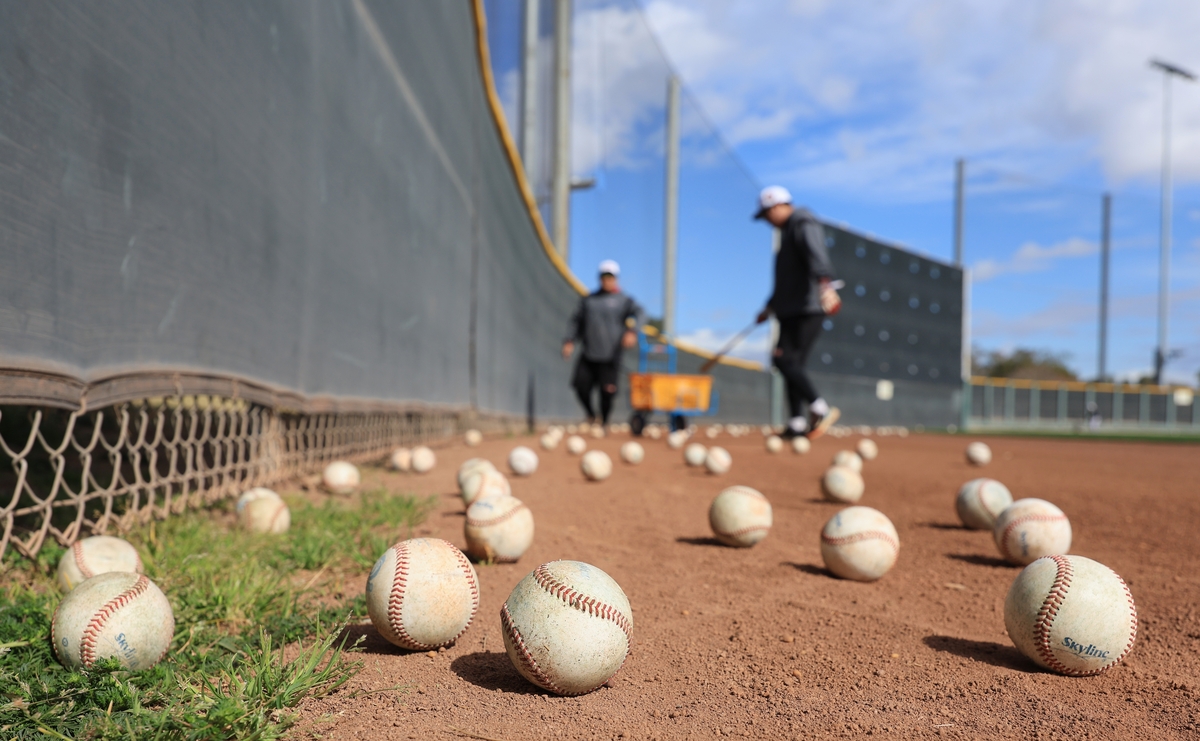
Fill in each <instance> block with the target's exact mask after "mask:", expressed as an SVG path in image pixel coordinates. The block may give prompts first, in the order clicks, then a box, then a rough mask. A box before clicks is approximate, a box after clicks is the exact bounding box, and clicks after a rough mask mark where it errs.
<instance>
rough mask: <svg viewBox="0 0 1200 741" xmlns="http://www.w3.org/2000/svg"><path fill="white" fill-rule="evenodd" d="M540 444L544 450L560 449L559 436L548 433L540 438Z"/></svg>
mask: <svg viewBox="0 0 1200 741" xmlns="http://www.w3.org/2000/svg"><path fill="white" fill-rule="evenodd" d="M538 442H539V443H541V446H542V450H554V449H555V448H557V447H558V436H557V435H553V434H551V433H549V432H547V433H546V434H544V435H542V436H541V438H539V440H538Z"/></svg>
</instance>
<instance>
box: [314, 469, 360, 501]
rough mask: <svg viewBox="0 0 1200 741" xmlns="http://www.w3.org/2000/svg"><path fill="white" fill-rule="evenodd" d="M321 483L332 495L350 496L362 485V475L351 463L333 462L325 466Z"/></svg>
mask: <svg viewBox="0 0 1200 741" xmlns="http://www.w3.org/2000/svg"><path fill="white" fill-rule="evenodd" d="M321 482H322V483H323V484H324V485H325V488H326V489H328V490H329V491H331V492H333V493H334V494H352V493H353V492H354V490H355V489H357V488H358V485H359V484H361V483H362V475H361V474H359V472H358V466H356V465H354V464H353V463H350V462H349V461H334V462H333V463H330V464H329V465H328V466H325V471H324V473H322V474H321Z"/></svg>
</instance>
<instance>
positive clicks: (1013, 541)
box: [992, 498, 1071, 566]
mask: <svg viewBox="0 0 1200 741" xmlns="http://www.w3.org/2000/svg"><path fill="white" fill-rule="evenodd" d="M992 536H993V538H995V540H996V547H997V548H999V549H1000V555H1001V556H1003V557H1004V560H1006V561H1009V562H1011V563H1015V564H1019V565H1021V566H1025V565H1026V564H1030V563H1033V562H1034V561H1036V560H1037V559H1039V558H1041V557H1042V556H1057V555H1062V554H1064V553H1066V552H1067V551H1069V550H1071V521H1070V520H1068V519H1067V516H1066V515H1065V514H1063V511H1062V510H1061V509H1059V508H1058V507H1055V506H1054V505H1053V504H1051V503H1050V502H1047V501H1046V500H1044V499H1033V498H1029V499H1018V500H1017V501H1015V502H1013V503H1012V504H1010V505H1009V506H1008V507H1007V508H1005V509H1004V511H1003V512H1001V513H1000V515H999V516H998V517H997V518H996V524H995V525H993V526H992Z"/></svg>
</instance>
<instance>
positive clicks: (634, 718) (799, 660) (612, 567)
mask: <svg viewBox="0 0 1200 741" xmlns="http://www.w3.org/2000/svg"><path fill="white" fill-rule="evenodd" d="M625 439H627V438H626V437H625V436H610V437H609V438H607V439H604V440H591V439H589V444H590V445H591V446H592V447H595V448H599V449H602V450H605V451H606V452H608V453H609V455H610V456H612V457H613V459H614V461H618V458H617V449H618V447H619V446H620V444H621V443H622V442H624V440H625ZM699 439H700V441H701V442H704V443H706V444H707V443H710V442H714V441H709V440H708V439H707V438H704V437H700V438H699ZM982 439H984V440H986V441H987V442H988V444H989V445H991V447H992V450H993V453H994V459H993V461H992V463H991V464H990V465H988V466H986V467H985V468H983V469H976V468H971V467H969V466H968V465H967V464H966V462H965V461H964V457H963V449H964V447H965V446H966V443H967V442H968V440H967V439H964V438H963V437H951V436H939V435H916V434H914V435H911V436H909V437H907V438H903V439H902V438H898V437H894V436H889V437H878V438H876V440H877V442H878V443H879V449H880V453H879V457H878V459H877V460H875V461H873V462H869V463H867V465H866V469H865V471H864V477H865V479H866V484H867V490H866V494H865V496H864V497H863V500H862V504H865V505H869V506H872V507H875V508H877V509H879V510H881V511H883V512H884V513H885V514H887V515H888V516H889V517H890V518H891V519H892V521H893V522H894V523H895V525H896V529H897V530H898V531H899V534H900V542H901V549H900V557H899V561H898V563H897V564H896V566H895V568H894V569H893V570H892V571H891V573H889V574H888V575H887V576H885V577H884V578H883V579H882V580H881V581H879V582H876V583H872V584H862V583H856V582H849V581H843V580H841V579H837V578H835V577H833V576H832V575H831V574H829V573H828V572H827V571H826V570H825V569H824V567H823V565H822V561H821V555H820V549H819V534H820V530H821V528H822V526H823V525H824V523H825V521H826V520H827V519H828V518H829V517H831V516H832V515H833V514H834V513H835V512H836V511H837V510H838V509H839V507H840V505H836V504H832V503H827V502H824V501H822V500H821V498H820V492H819V488H818V479H819V476H820V474H821V473H822V471H823V470H824V468H825V467H826V465H827V464H828V462H829V460H830V458H831V457H832V456H833V454H834V452H836V451H837V450H839V449H843V448H847V449H849V448H851V447H852V446H853V444H854V443H855V441H856V440H857V436H855V437H849V438H842V439H833V438H824V439H822V440H820V441H818V442H817V443H816V444H815V445H814V447H813V450H812V452H811V453H810V454H808V455H806V456H799V455H795V454H793V453H791V451H790V450H788V451H787V452H786V453H782V454H778V455H772V454H770V453H768V452H767V451H766V450H765V448H764V446H763V441H762V438H761V436H760V435H759V434H758V433H757V431H756V432H755V433H754V434H752V435H750V436H747V437H743V438H739V439H733V438H730V437H729V436H728V435H724V434H723V435H721V437H720V438H718V439H717V441H715V442H716V443H717V444H720V445H722V446H724V447H725V448H727V449H728V450H729V451H730V452H731V453H732V454H733V461H734V463H733V469H732V471H730V473H728V474H726V475H724V476H711V475H707V474H704V473H700V472H697V471H695V470H694V469H687V468H686V467H685V465H684V463H683V456H682V454H681V452H680V451H672V450H670V449H668V448H667V446H666V443H665V442H664V441H653V440H649V439H645V440H643V444H644V445H645V447H646V460H645V462H644V463H643V464H642V465H640V466H636V467H633V466H627V465H623V464H621V463H620V462H619V461H618V462H617V464H616V470H615V471H614V473H613V475H612V477H611V478H609V479H608V480H607V481H604V482H601V483H589V482H586V481H585V480H584V479H583V477H582V475H581V474H580V471H579V458H578V457H575V456H571V455H569V454H567V453H566V451H565V450H564V449H563V447H562V446H561V445H560V447H559V449H558V450H555V451H551V452H545V451H542V450H540V449H537V450H538V453H539V455H540V457H541V465H540V467H539V469H538V471H537V473H536V474H535V475H534V476H532V477H530V478H527V479H517V478H513V489H514V492H513V493H514V495H516V496H518V497H519V498H521V499H522V500H523V501H525V502H526V503H527V504H528V505H529V506H530V508H531V509H532V511H533V513H534V517H535V520H536V528H537V534H536V537H535V540H534V544H533V546H532V548H531V549H530V551H529V552H528V553H527V554H526V555H525V557H524V558H523V559H522V560H521V561H520V563H517V564H513V565H497V566H479V567H478V572H479V579H480V582H481V586H482V597H481V603H480V609H479V613H478V615H477V616H476V618H475V621H474V623H473V624H472V625H471V627H470V629H469V630H468V631H467V633H466V634H465V635H464V636H463V637H462V638H461V639H460V640H459V641H458V643H457V644H456V645H454V646H452V647H450V648H449V649H447V650H445V651H443V652H441V653H438V654H436V655H434V656H429V655H427V654H424V653H409V652H405V651H402V650H400V649H398V648H395V647H393V646H391V645H390V644H388V643H386V642H385V641H384V640H383V639H382V638H380V637H379V635H378V634H377V633H376V632H375V630H374V628H373V627H371V626H370V625H369V624H368V625H365V626H358V627H357V628H354V629H352V630H355V631H357V632H360V633H361V634H363V635H365V636H366V652H365V653H364V654H363V659H364V661H365V667H364V669H363V671H362V672H361V673H360V674H359V676H358V677H357V678H356V679H355V680H354V681H353V682H352V683H351V684H350V685H349V686H348V687H346V688H345V689H343V690H341V691H339V692H338V693H336V694H335V695H332V696H330V697H327V698H323V699H319V700H310V701H308V702H307V703H306V704H305V705H303V706H302V707H301V715H302V719H301V723H300V725H299V727H298V729H297V731H296V732H295V733H296V735H297V736H298V737H306V736H307V735H309V734H313V735H314V736H316V735H319V736H320V737H321V738H329V739H410V738H418V739H435V738H446V739H450V738H455V737H459V738H477V739H494V740H499V741H509V740H515V739H553V738H570V739H685V738H696V739H700V738H711V737H715V736H721V735H725V736H741V737H750V738H762V739H792V738H804V739H810V738H815V739H824V738H845V737H851V738H856V737H861V736H867V735H875V736H886V737H893V738H922V737H934V736H937V737H943V738H1022V739H1031V738H1038V739H1044V738H1064V739H1080V738H1087V739H1131V738H1139V739H1159V738H1198V737H1200V717H1198V716H1200V605H1198V603H1200V574H1198V573H1197V567H1198V566H1200V538H1198V537H1197V528H1198V526H1200V446H1196V445H1182V444H1152V443H1151V444H1142V443H1125V442H1101V441H1096V442H1093V441H1079V440H1046V439H1015V438H991V439H989V438H982ZM535 443H536V440H535V439H534V438H510V439H503V440H489V441H486V442H485V443H484V444H483V445H482V446H480V447H479V448H475V449H469V448H466V447H465V446H462V445H457V444H456V445H451V446H446V447H442V448H440V449H438V457H439V459H438V465H437V468H436V469H435V470H434V471H433V472H432V473H430V474H427V475H425V476H415V475H404V474H396V473H390V472H385V471H382V470H370V471H368V472H367V474H368V476H367V478H368V481H370V480H372V479H375V480H380V479H384V480H386V482H387V484H388V486H390V487H392V488H394V489H398V490H404V489H408V490H412V491H416V492H419V493H426V494H428V493H437V494H439V495H441V496H440V508H439V510H438V511H437V512H435V513H434V514H433V515H432V516H431V517H430V519H429V520H428V521H427V523H426V524H425V525H424V526H422V527H421V528H420V530H419V533H418V534H420V535H432V536H437V537H442V538H445V539H447V540H449V541H450V542H452V543H455V544H457V545H459V546H460V547H461V546H462V545H463V544H464V541H463V532H462V528H463V515H462V512H463V507H462V503H461V500H460V499H459V497H458V496H457V493H456V487H455V472H456V470H457V468H458V465H459V464H460V463H461V462H462V461H463V460H465V459H467V458H469V457H472V456H476V455H479V456H484V457H487V458H489V459H490V460H492V461H493V462H495V463H497V464H498V465H501V466H502V464H503V461H504V460H505V458H506V456H507V453H508V451H509V450H510V449H511V448H512V447H514V446H515V445H517V444H526V445H529V446H530V447H535ZM502 467H503V466H502ZM981 475H986V476H989V477H992V478H996V479H999V480H1000V481H1002V482H1004V483H1005V484H1007V485H1008V487H1009V488H1010V489H1011V490H1012V492H1013V495H1014V496H1015V497H1017V498H1020V497H1029V496H1036V497H1040V498H1044V499H1048V500H1050V501H1052V502H1054V503H1056V504H1057V505H1059V506H1060V507H1061V508H1062V509H1063V510H1064V511H1065V512H1066V513H1067V515H1068V516H1069V517H1070V518H1071V523H1072V526H1073V528H1074V533H1075V539H1074V543H1073V545H1072V548H1071V552H1072V553H1077V554H1080V555H1085V556H1088V557H1090V558H1094V559H1096V560H1098V561H1100V562H1102V563H1104V564H1107V565H1108V566H1110V567H1112V568H1113V569H1115V570H1116V571H1117V572H1118V573H1119V574H1121V575H1122V576H1123V577H1124V578H1125V580H1126V581H1127V582H1128V583H1129V585H1130V588H1131V590H1132V592H1133V595H1134V598H1135V600H1136V602H1137V607H1138V617H1139V633H1138V637H1137V644H1136V646H1135V647H1134V649H1133V651H1132V653H1131V654H1130V655H1129V657H1128V658H1127V659H1126V660H1125V661H1124V662H1123V663H1122V664H1121V665H1119V666H1117V667H1116V668H1114V669H1112V670H1111V671H1109V672H1107V673H1105V674H1103V675H1101V676H1098V677H1092V678H1082V679H1080V678H1068V677H1062V676H1057V675H1054V674H1050V673H1047V672H1044V671H1042V670H1040V669H1038V668H1037V667H1036V666H1035V665H1034V664H1033V663H1032V662H1030V661H1028V660H1027V659H1025V658H1024V657H1023V656H1022V655H1021V654H1019V653H1018V652H1017V650H1016V649H1015V648H1013V646H1012V643H1011V642H1010V641H1009V640H1008V637H1007V635H1006V634H1005V630H1004V620H1003V614H1002V610H1003V602H1004V598H1005V595H1006V593H1007V590H1008V587H1009V585H1010V584H1011V582H1012V580H1013V579H1014V578H1015V577H1016V575H1017V573H1018V571H1019V569H1017V568H1016V567H1013V566H1009V565H1007V564H1005V563H1003V562H1001V561H1000V560H999V559H998V558H997V551H996V547H995V545H994V544H993V542H992V539H991V535H990V533H987V532H979V531H968V530H966V529H963V528H962V527H960V526H959V523H958V519H957V516H956V515H955V511H954V496H955V493H956V492H957V490H958V487H959V485H960V484H962V483H963V482H964V481H966V480H968V479H971V478H975V477H978V476H981ZM733 484H744V485H747V486H752V487H754V488H756V489H758V490H759V491H761V492H763V493H764V494H765V495H766V496H767V497H768V499H770V501H771V503H772V505H773V507H774V516H775V524H774V527H773V529H772V530H771V533H770V535H769V536H768V537H767V539H766V540H765V541H764V542H762V543H760V544H759V545H757V546H755V547H754V548H750V549H733V548H727V547H724V546H721V545H719V544H717V543H716V542H715V541H713V540H711V539H710V532H709V527H708V519H707V513H708V505H709V502H710V501H711V499H712V498H713V496H715V495H716V494H717V492H719V491H720V490H721V489H723V488H725V487H727V486H731V485H733ZM555 559H573V560H579V561H586V562H588V563H591V564H594V565H596V566H598V567H600V568H602V569H604V570H605V571H606V572H608V574H609V575H611V576H612V577H613V578H614V579H616V580H617V582H618V583H619V584H620V585H621V586H622V588H623V589H624V590H625V593H626V594H627V595H628V596H629V601H630V603H631V604H632V606H633V614H634V629H633V648H632V654H631V656H630V658H629V660H628V661H627V662H626V664H625V666H624V668H623V669H622V670H621V671H620V672H619V673H618V674H617V676H616V677H615V678H614V679H613V681H612V682H611V683H610V685H609V686H606V687H602V688H601V689H600V690H598V691H596V692H593V693H591V694H589V695H585V696H583V697H576V698H560V697H555V696H552V695H549V694H547V693H545V692H543V691H541V690H539V689H537V688H535V687H533V686H532V685H530V684H528V683H527V682H526V681H525V680H524V679H522V678H521V676H520V675H519V674H518V673H517V671H516V670H515V669H514V668H513V667H512V665H511V664H510V662H509V659H508V657H507V655H506V654H505V651H504V643H503V639H502V638H501V633H500V621H499V611H500V606H501V604H502V603H503V602H504V600H505V598H506V597H507V596H508V594H509V591H510V590H511V589H512V588H513V586H514V585H516V583H517V582H518V581H519V580H520V579H521V578H522V577H524V576H525V575H526V574H527V573H529V572H530V571H531V570H532V569H534V568H535V567H536V566H537V565H538V564H541V563H544V562H547V561H552V560H555ZM360 582H361V583H362V584H365V582H366V574H365V573H364V574H362V575H361V579H360ZM362 584H347V585H344V587H343V588H344V589H346V590H347V591H350V592H351V593H352V590H357V589H362Z"/></svg>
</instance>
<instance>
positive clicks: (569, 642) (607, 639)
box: [500, 561, 633, 696]
mask: <svg viewBox="0 0 1200 741" xmlns="http://www.w3.org/2000/svg"><path fill="white" fill-rule="evenodd" d="M500 627H501V632H502V633H503V634H504V647H505V649H506V650H507V651H508V658H509V659H510V660H511V661H512V663H513V666H514V667H516V669H517V671H519V672H520V673H521V676H523V677H525V678H526V679H528V680H529V681H530V682H532V683H533V684H535V685H537V686H538V687H541V688H542V689H545V690H549V691H550V692H553V693H555V694H557V695H567V696H571V695H582V694H584V693H587V692H591V691H592V690H594V689H596V688H597V687H599V686H600V685H602V684H604V683H605V682H607V681H608V680H609V679H611V678H612V677H613V675H614V674H616V673H617V670H619V669H620V668H621V665H622V664H624V663H625V657H626V656H628V655H629V645H630V637H631V636H632V634H633V610H632V609H631V608H630V607H629V599H628V598H627V597H626V596H625V593H624V592H623V591H621V587H620V586H619V585H618V584H617V583H616V582H615V581H613V579H612V577H610V576H609V575H608V574H606V573H604V572H603V571H601V570H600V569H598V568H596V567H595V566H591V565H589V564H586V563H580V562H579V561H551V562H550V563H547V564H542V565H541V566H539V567H537V568H536V569H534V570H533V573H531V574H529V575H528V576H526V577H525V578H524V579H522V580H521V581H520V583H518V584H517V586H516V587H515V588H514V589H513V591H512V593H511V594H509V595H508V600H507V601H506V602H505V603H504V606H503V607H502V608H500Z"/></svg>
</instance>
